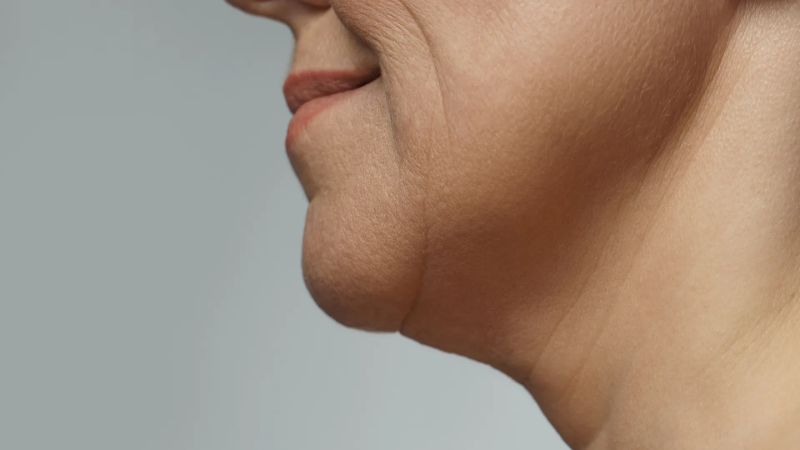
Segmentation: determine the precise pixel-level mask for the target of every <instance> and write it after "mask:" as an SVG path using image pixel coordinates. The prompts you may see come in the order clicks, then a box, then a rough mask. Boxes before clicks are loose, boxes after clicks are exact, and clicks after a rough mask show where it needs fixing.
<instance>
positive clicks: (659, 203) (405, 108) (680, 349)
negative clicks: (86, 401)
mask: <svg viewBox="0 0 800 450" xmlns="http://www.w3.org/2000/svg"><path fill="white" fill-rule="evenodd" d="M229 1H230V3H232V4H234V5H235V6H237V7H239V8H241V9H244V10H246V11H248V12H251V13H254V14H257V15H261V16H266V17H270V18H273V19H277V20H281V21H283V22H285V23H287V24H289V25H290V27H291V28H292V31H293V32H294V34H295V37H296V38H297V46H296V49H295V58H294V62H293V66H292V72H293V73H297V72H304V71H313V70H355V69H374V68H379V69H380V73H381V77H380V78H379V79H377V80H375V81H374V82H372V83H370V84H369V85H367V86H365V87H363V88H361V89H360V90H359V91H358V92H357V93H355V94H354V95H352V96H350V97H348V100H346V101H342V102H340V103H338V104H336V105H335V106H334V107H331V108H329V109H328V110H326V111H325V112H324V113H322V114H320V115H319V116H317V117H316V118H315V119H314V120H313V121H312V122H311V123H310V124H309V125H308V127H307V129H306V130H305V131H304V132H302V133H301V134H300V135H299V137H298V138H297V139H296V140H295V143H294V144H292V145H291V146H290V147H291V148H289V149H288V150H289V157H290V159H291V161H292V165H293V167H294V168H295V170H296V171H297V173H298V177H299V178H300V180H301V182H302V184H303V187H304V189H305V190H306V193H307V195H308V197H309V200H310V206H309V213H308V219H307V224H306V234H305V242H304V256H303V258H304V274H305V278H306V282H307V284H308V286H309V290H310V291H311V293H312V295H313V296H314V299H315V301H317V303H318V304H319V305H320V306H321V307H322V308H323V309H324V310H325V311H326V312H327V313H328V314H330V315H331V316H332V317H334V318H335V319H336V320H338V321H340V322H341V323H343V324H345V325H348V326H352V327H357V328H362V329H368V330H376V331H399V332H401V333H403V334H404V335H406V336H408V337H410V338H412V339H415V340H417V341H419V342H421V343H424V344H427V345H430V346H433V347H436V348H439V349H442V350H444V351H448V352H453V353H457V354H461V355H464V356H466V357H469V358H472V359H475V360H477V361H480V362H483V363H486V364H490V365H492V366H494V367H496V368H498V369H499V370H501V371H503V372H504V373H506V374H507V375H509V376H510V377H512V378H513V379H515V380H517V381H518V382H519V383H521V384H522V385H524V386H525V387H526V388H527V389H528V391H529V392H530V393H531V394H532V395H533V396H534V397H535V399H536V401H537V402H538V403H539V405H540V406H541V408H542V410H543V411H544V413H545V414H546V415H547V417H548V418H549V420H550V421H551V422H552V423H553V425H554V426H555V427H556V429H557V430H558V432H559V433H560V434H561V435H562V437H563V438H564V439H565V441H566V442H567V443H568V444H569V445H570V446H571V447H573V448H575V449H592V450H604V449H695V448H696V449H708V448H720V449H723V448H724V449H773V448H774V449H784V448H785V449H795V448H800V435H797V433H798V431H797V430H800V272H799V271H798V269H800V267H798V266H799V265H800V2H798V1H792V0H783V1H782V0H772V1H758V0H752V1H747V0H736V1H733V0H707V1H699V0H672V1H661V2H655V1H652V2H651V1H642V2H639V1H631V0H602V1H600V0H599V1H596V2H587V1H585V0H560V1H555V0H552V1H551V0H494V1H485V0H483V1H479V0H330V2H329V1H328V0H313V1H310V0H309V1H306V0H266V1H265V0H229Z"/></svg>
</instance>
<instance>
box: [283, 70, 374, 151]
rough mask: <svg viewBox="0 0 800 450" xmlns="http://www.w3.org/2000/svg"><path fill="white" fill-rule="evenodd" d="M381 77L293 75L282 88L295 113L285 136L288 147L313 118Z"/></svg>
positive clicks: (360, 73)
mask: <svg viewBox="0 0 800 450" xmlns="http://www.w3.org/2000/svg"><path fill="white" fill-rule="evenodd" d="M379 75H380V73H379V72H377V71H332V72H319V71H314V72H302V73H298V74H292V75H290V76H289V77H288V78H287V79H286V83H285V84H284V86H283V92H284V95H285V97H286V103H287V104H288V105H289V109H290V110H291V111H292V112H294V117H293V118H292V120H291V122H290V123H289V130H288V132H287V134H286V146H287V147H290V146H291V145H292V143H293V142H294V141H295V140H296V139H297V136H298V135H299V134H300V133H301V132H302V131H303V130H304V129H305V128H306V127H307V126H308V124H309V123H310V122H311V121H312V120H313V119H314V117H316V116H317V115H318V114H320V113H321V112H323V111H324V110H326V109H327V108H328V107H330V106H332V105H333V104H334V103H336V102H337V101H339V100H342V99H344V98H345V97H347V96H348V95H350V94H352V93H353V92H355V90H356V89H358V88H360V87H362V86H364V85H366V84H369V83H370V82H372V81H373V80H375V79H376V78H378V76H379Z"/></svg>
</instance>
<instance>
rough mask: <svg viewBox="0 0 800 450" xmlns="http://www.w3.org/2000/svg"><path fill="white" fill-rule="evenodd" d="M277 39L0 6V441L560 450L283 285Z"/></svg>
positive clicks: (481, 376) (165, 10)
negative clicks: (341, 322) (323, 311)
mask: <svg viewBox="0 0 800 450" xmlns="http://www.w3.org/2000/svg"><path fill="white" fill-rule="evenodd" d="M290 39H291V36H290V34H289V32H288V30H286V29H284V28H283V27H282V26H280V25H277V24H270V23H267V22H266V21H262V20H257V19H254V18H249V17H246V16H244V15H242V14H240V13H238V12H236V11H234V10H232V9H231V8H230V7H228V6H227V5H226V4H225V3H224V2H223V1H222V0H173V1H164V0H160V1H156V0H135V1H127V2H123V1H112V0H96V1H92V0H70V1H55V0H51V1H33V0H0V448H1V449H4V450H22V449H37V450H39V449H59V450H63V449H68V450H72V449H75V450H95V449H97V450H100V449H102V450H108V449H114V450H125V449H136V450H157V449H192V450H195V449H215V450H216V449H226V450H239V449H259V450H264V449H268V450H272V449H275V450H283V449H287V450H297V449H326V450H337V449H342V450H344V449H347V450H358V449H370V450H373V449H375V450H384V449H387V450H388V449H398V450H399V449H403V450H408V449H415V450H416V449H548V450H551V449H564V448H566V447H565V446H564V444H563V443H561V441H560V439H559V438H558V436H557V435H556V434H555V432H554V431H553V430H552V429H551V427H550V426H549V424H548V423H547V422H546V420H545V419H544V418H543V417H542V415H541V413H540V412H539V410H538V408H537V407H536V405H535V403H534V402H533V401H532V399H531V398H530V397H529V396H528V394H527V393H526V392H525V391H524V390H523V389H522V388H521V387H519V386H517V385H516V384H514V383H513V382H512V381H510V380H509V379H507V378H506V377H505V376H503V375H501V374H499V373H496V372H494V371H493V370H492V369H489V368H487V367H483V366H481V365H479V364H476V363H473V362H470V361H468V360H466V359H462V358H459V357H455V356H451V355H445V354H443V353H440V352H438V351H436V350H432V349H429V348H425V347H422V346H420V345H418V344H416V343H414V342H412V341H409V340H406V339H404V338H402V337H399V336H393V335H383V336H376V335H370V334H366V333H361V332H357V331H352V330H347V329H345V328H342V327H340V326H338V325H336V324H335V323H334V322H333V321H331V320H330V319H328V318H327V317H326V316H325V315H324V314H323V313H322V312H320V311H319V310H318V309H317V307H316V306H315V305H314V304H313V302H312V301H311V299H310V298H309V296H308V294H307V292H306V290H305V288H304V287H303V283H302V278H301V273H300V242H301V234H302V226H303V220H304V214H305V207H306V201H305V198H304V197H303V194H302V192H301V190H300V188H299V185H298V183H297V182H296V180H295V178H294V176H293V174H292V173H291V170H290V167H289V165H288V163H287V161H286V157H285V154H284V150H283V138H284V133H285V129H286V124H287V122H288V120H289V114H288V112H287V110H286V107H285V106H284V103H283V99H282V96H281V91H280V86H281V82H282V78H283V77H284V75H285V71H286V69H287V67H288V61H289V52H290V49H291V41H290Z"/></svg>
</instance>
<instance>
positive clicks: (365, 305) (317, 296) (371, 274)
mask: <svg viewBox="0 0 800 450" xmlns="http://www.w3.org/2000/svg"><path fill="white" fill-rule="evenodd" d="M361 200H362V201H360V202H357V201H352V200H349V199H348V198H341V199H340V200H339V201H337V199H334V198H325V197H324V196H318V197H316V198H314V199H313V200H312V201H311V203H310V205H309V210H308V216H307V218H306V228H305V234H304V238H303V277H304V279H305V283H306V287H307V288H308V290H309V292H310V293H311V296H312V297H313V298H314V301H315V302H316V303H317V305H319V307H320V308H321V309H322V310H323V311H324V312H325V313H326V314H327V315H328V316H330V317H331V318H333V319H334V320H336V321H337V322H339V323H340V324H342V325H345V326H347V327H350V328H356V329H360V330H366V331H375V332H396V331H399V330H400V328H401V326H402V324H403V321H404V319H405V317H406V316H407V315H408V313H409V311H410V309H411V307H412V306H413V304H414V302H415V300H416V297H417V296H418V294H419V289H420V282H421V279H422V268H423V266H422V249H423V237H422V236H423V233H419V232H417V230H416V229H415V227H414V226H413V224H412V223H410V222H403V221H402V220H387V215H388V216H394V217H395V218H402V217H404V216H403V215H402V214H401V211H397V209H398V208H397V206H396V205H393V204H391V202H388V201H384V202H376V201H373V202H370V201H369V199H361ZM373 200H374V199H373ZM400 209H402V208H400ZM405 217H407V216H405Z"/></svg>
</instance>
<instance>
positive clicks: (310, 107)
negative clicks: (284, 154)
mask: <svg viewBox="0 0 800 450" xmlns="http://www.w3.org/2000/svg"><path fill="white" fill-rule="evenodd" d="M356 91H357V89H353V90H350V91H344V92H339V93H337V94H333V95H326V96H325V97H319V98H315V99H314V100H311V101H309V102H306V103H304V104H303V105H302V106H301V107H300V108H299V109H298V110H297V111H296V112H295V113H294V117H292V120H291V121H290V122H289V130H288V131H287V133H286V147H287V148H288V147H291V146H292V144H293V143H294V141H295V140H297V137H298V136H300V133H302V132H303V131H304V130H305V129H306V127H307V126H308V125H309V124H310V123H311V121H312V120H314V118H315V117H317V116H318V115H319V114H321V113H322V112H323V111H325V110H326V109H328V108H330V107H331V106H333V105H334V104H335V103H337V102H339V101H341V100H344V99H345V98H347V97H348V96H350V95H352V94H353V93H354V92H356Z"/></svg>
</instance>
